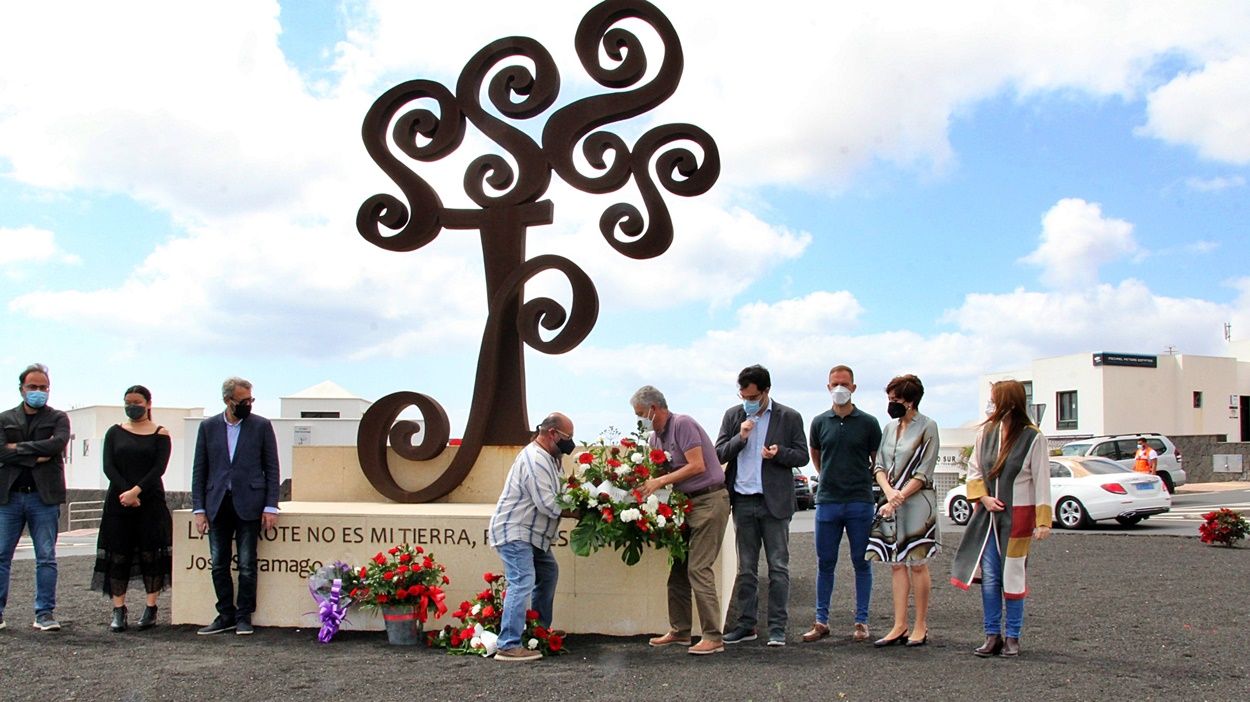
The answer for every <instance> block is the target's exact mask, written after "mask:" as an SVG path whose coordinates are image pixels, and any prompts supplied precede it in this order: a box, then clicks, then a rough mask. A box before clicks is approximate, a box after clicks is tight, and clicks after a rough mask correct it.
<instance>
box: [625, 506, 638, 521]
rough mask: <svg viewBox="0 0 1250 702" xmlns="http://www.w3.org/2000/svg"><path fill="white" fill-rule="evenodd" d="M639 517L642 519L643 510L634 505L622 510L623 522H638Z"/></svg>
mask: <svg viewBox="0 0 1250 702" xmlns="http://www.w3.org/2000/svg"><path fill="white" fill-rule="evenodd" d="M639 519H642V512H639V511H638V510H637V509H636V508H634V507H630V508H629V509H627V510H624V511H622V512H621V521H622V522H626V523H629V522H636V521H638V520H639Z"/></svg>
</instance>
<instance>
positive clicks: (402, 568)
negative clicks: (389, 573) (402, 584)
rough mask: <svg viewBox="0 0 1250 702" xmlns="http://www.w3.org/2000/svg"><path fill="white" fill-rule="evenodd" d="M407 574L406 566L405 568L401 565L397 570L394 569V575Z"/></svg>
mask: <svg viewBox="0 0 1250 702" xmlns="http://www.w3.org/2000/svg"><path fill="white" fill-rule="evenodd" d="M407 572H408V566H406V565H401V566H399V567H398V568H396V569H395V574H396V575H402V574H404V573H407Z"/></svg>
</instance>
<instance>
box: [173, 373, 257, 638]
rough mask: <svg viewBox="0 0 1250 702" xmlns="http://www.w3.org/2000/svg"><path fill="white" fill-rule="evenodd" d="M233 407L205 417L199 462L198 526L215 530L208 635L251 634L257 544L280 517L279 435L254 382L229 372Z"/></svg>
mask: <svg viewBox="0 0 1250 702" xmlns="http://www.w3.org/2000/svg"><path fill="white" fill-rule="evenodd" d="M221 399H222V401H223V402H225V403H226V411H225V412H222V413H221V414H218V415H215V416H212V417H209V418H208V419H205V420H204V421H203V422H200V431H199V434H198V436H197V437H196V439H195V462H194V463H193V464H192V468H191V510H192V512H193V513H194V519H195V528H196V529H197V530H198V531H199V533H200V534H201V535H203V534H204V533H206V532H207V533H208V549H209V554H210V558H211V559H212V573H213V590H214V591H215V592H216V593H217V617H216V618H215V619H213V621H212V623H211V624H209V625H208V626H206V627H204V628H203V629H200V630H199V632H198V633H200V634H202V635H209V634H220V633H222V632H225V631H230V630H232V629H233V630H234V632H235V633H236V634H239V635H246V634H251V633H252V631H253V629H252V613H253V612H255V611H256V577H257V576H256V544H257V542H258V540H259V538H260V531H261V530H262V529H265V530H269V529H272V528H274V527H275V526H277V524H278V440H277V438H276V437H275V436H274V433H273V426H272V425H271V424H270V423H269V420H268V419H265V418H264V417H261V416H260V415H256V414H252V384H251V383H249V382H248V381H246V380H244V379H242V378H227V379H226V382H224V383H222V385H221ZM231 542H234V545H236V546H237V547H238V554H239V599H238V603H237V604H236V602H235V599H234V579H233V577H232V576H231V574H230V559H231V557H232V555H233V554H232V553H231Z"/></svg>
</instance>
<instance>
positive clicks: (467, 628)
mask: <svg viewBox="0 0 1250 702" xmlns="http://www.w3.org/2000/svg"><path fill="white" fill-rule="evenodd" d="M482 579H483V580H485V581H486V585H487V587H486V589H485V590H482V591H481V592H479V593H478V594H477V595H476V596H474V598H473V599H472V600H465V601H464V602H461V603H460V606H459V607H458V608H456V611H454V612H452V613H451V616H452V617H453V618H455V619H457V620H459V622H460V623H459V624H448V625H447V626H444V627H443V628H442V629H440V630H438V631H431V632H427V633H426V644H427V645H429V646H430V647H432V648H445V649H447V652H448V653H452V654H457V655H476V656H491V655H494V653H495V651H496V649H497V648H498V644H499V627H500V624H501V622H502V620H503V598H504V593H505V592H506V591H507V587H508V586H507V581H506V579H505V578H504V576H503V575H501V574H499V573H485V574H483V575H482ZM521 645H522V646H525V647H526V648H528V649H530V650H533V651H538V652H540V653H542V654H543V655H544V656H554V655H558V654H560V653H563V652H564V637H563V636H561V635H560V634H558V633H554V632H552V631H549V630H548V629H547V628H546V627H545V626H543V624H542V622H540V621H539V620H538V612H536V611H535V610H532V609H531V610H528V611H527V612H526V613H525V631H524V632H523V633H522V634H521Z"/></svg>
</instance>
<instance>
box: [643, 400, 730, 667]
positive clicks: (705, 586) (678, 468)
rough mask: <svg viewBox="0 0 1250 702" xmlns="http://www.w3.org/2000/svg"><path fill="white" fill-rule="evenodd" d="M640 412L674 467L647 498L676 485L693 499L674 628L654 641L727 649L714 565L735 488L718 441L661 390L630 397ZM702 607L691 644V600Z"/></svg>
mask: <svg viewBox="0 0 1250 702" xmlns="http://www.w3.org/2000/svg"><path fill="white" fill-rule="evenodd" d="M629 404H630V405H631V406H632V407H633V409H634V414H635V415H637V416H638V418H639V419H640V420H641V421H642V425H643V428H644V429H650V430H651V431H652V435H651V437H650V438H649V439H648V443H649V444H650V445H651V447H652V448H659V449H662V450H664V452H665V453H667V454H668V456H669V459H668V464H669V471H668V472H667V473H664V474H663V475H658V476H656V477H654V478H651V479H650V480H648V481H647V482H646V483H644V484H643V486H642V488H641V491H642V496H643V498H644V499H645V498H646V497H647V496H648V495H651V494H652V493H654V492H655V491H656V490H659V489H661V488H664V487H668V486H672V487H673V488H675V489H677V490H680V491H682V492H683V493H685V494H686V496H687V497H689V498H690V513H689V514H687V515H686V526H687V528H688V530H689V531H688V533H687V536H688V538H689V539H690V546H689V550H688V551H687V552H686V560H685V561H683V562H676V561H675V562H674V563H673V565H672V567H671V568H670V569H669V573H668V624H669V631H668V633H666V634H664V635H663V636H657V637H655V638H653V639H651V641H650V644H651V645H652V646H668V645H671V644H680V645H682V646H687V647H688V648H687V649H686V652H687V653H692V654H694V655H696V656H704V655H708V654H711V653H722V652H724V650H725V643H724V641H723V640H722V636H721V610H720V596H719V595H718V594H717V592H716V574H715V572H714V571H713V564H714V563H715V562H716V554H718V553H720V547H721V542H722V541H723V540H724V538H725V524H726V523H727V522H728V521H729V493H728V492H727V491H726V490H725V471H724V470H723V469H722V468H721V465H720V460H719V459H718V458H717V457H716V444H715V443H713V442H712V439H711V437H709V436H708V434H707V432H706V431H704V430H703V427H701V426H699V423H698V422H696V421H695V420H694V419H693V418H692V417H689V416H687V415H684V414H673V413H672V412H670V411H669V410H668V402H667V401H666V400H665V399H664V394H663V393H661V392H660V391H659V390H656V389H655V388H653V387H651V386H650V385H644V386H642V387H641V388H639V389H638V391H637V392H635V393H634V396H633V397H631V398H630V400H629ZM692 594H693V596H694V604H695V605H696V606H697V607H698V608H699V622H700V624H701V625H702V627H703V633H702V637H701V638H700V639H699V643H697V644H695V645H693V646H691V645H690V629H691V627H692V625H693V622H692V621H691V608H690V600H691V595H692Z"/></svg>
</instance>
